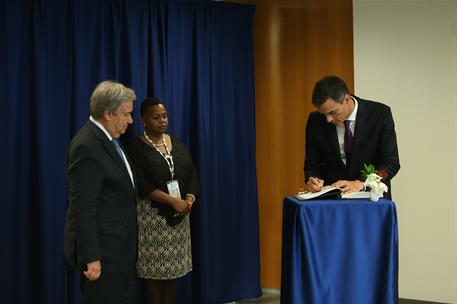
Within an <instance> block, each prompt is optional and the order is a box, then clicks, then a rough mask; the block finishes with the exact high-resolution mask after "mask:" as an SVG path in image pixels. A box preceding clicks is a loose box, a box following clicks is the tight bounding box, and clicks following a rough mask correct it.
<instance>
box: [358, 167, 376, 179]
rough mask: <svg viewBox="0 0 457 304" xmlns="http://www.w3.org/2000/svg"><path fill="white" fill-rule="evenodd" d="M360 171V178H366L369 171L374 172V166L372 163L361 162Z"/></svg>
mask: <svg viewBox="0 0 457 304" xmlns="http://www.w3.org/2000/svg"><path fill="white" fill-rule="evenodd" d="M360 172H361V173H362V178H363V179H367V176H368V175H370V174H371V173H376V168H375V167H374V166H373V164H369V165H367V164H363V168H362V170H361V171H360Z"/></svg>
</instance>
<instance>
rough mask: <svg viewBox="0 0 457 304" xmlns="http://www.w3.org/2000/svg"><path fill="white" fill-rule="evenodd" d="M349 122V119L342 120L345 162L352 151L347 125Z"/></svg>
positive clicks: (349, 158) (350, 133)
mask: <svg viewBox="0 0 457 304" xmlns="http://www.w3.org/2000/svg"><path fill="white" fill-rule="evenodd" d="M350 124H351V121H350V120H345V121H344V153H346V163H348V162H349V161H350V160H351V153H352V131H351V128H350V127H349V125H350Z"/></svg>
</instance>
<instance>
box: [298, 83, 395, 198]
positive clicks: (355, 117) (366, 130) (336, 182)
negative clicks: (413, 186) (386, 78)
mask: <svg viewBox="0 0 457 304" xmlns="http://www.w3.org/2000/svg"><path fill="white" fill-rule="evenodd" d="M312 102H313V105H314V106H315V108H316V110H317V111H315V112H312V113H310V115H309V117H308V122H307V126H306V152H305V182H306V183H307V187H308V190H309V191H313V192H316V191H319V190H320V189H321V188H322V186H323V185H324V184H325V185H328V184H331V185H333V186H337V187H340V188H342V189H343V192H347V193H349V192H355V191H360V190H362V189H364V185H363V182H362V180H361V170H362V168H363V164H367V165H368V164H373V165H374V166H375V168H376V169H377V170H378V171H380V170H383V171H384V172H385V173H387V176H386V177H385V181H386V184H387V186H388V187H389V192H388V193H387V194H386V195H385V197H386V198H391V192H390V180H391V179H392V178H393V177H394V176H395V174H397V172H398V170H399V169H400V162H399V158H398V148H397V137H396V134H395V128H394V121H393V118H392V112H391V110H390V108H389V107H388V106H386V105H384V104H382V103H378V102H374V101H369V100H364V99H361V98H359V97H356V96H353V95H350V94H349V91H348V88H347V86H346V84H345V83H344V81H343V80H342V79H340V78H338V77H336V76H325V77H324V78H322V79H321V80H319V81H318V82H317V83H316V85H315V87H314V90H313V97H312Z"/></svg>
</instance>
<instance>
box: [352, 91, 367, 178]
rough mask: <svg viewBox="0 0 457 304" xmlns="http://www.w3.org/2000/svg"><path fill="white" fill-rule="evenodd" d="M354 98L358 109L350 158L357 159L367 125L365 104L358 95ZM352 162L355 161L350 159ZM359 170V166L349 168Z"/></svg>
mask: <svg viewBox="0 0 457 304" xmlns="http://www.w3.org/2000/svg"><path fill="white" fill-rule="evenodd" d="M354 98H356V99H357V104H358V109H357V116H356V119H355V130H354V139H353V142H352V159H353V160H354V159H358V157H360V156H359V155H360V153H362V151H363V147H362V146H361V145H362V143H363V142H364V140H363V139H364V137H365V136H366V134H365V132H364V131H365V129H366V126H367V115H366V104H365V103H364V102H363V101H362V100H361V99H360V98H358V97H355V96H354ZM364 126H365V128H364ZM352 163H355V162H354V161H352ZM350 169H351V170H352V169H356V170H359V168H352V166H351V168H350Z"/></svg>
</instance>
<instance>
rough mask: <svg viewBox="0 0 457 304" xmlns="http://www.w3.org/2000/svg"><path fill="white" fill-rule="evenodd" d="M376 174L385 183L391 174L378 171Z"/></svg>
mask: <svg viewBox="0 0 457 304" xmlns="http://www.w3.org/2000/svg"><path fill="white" fill-rule="evenodd" d="M376 174H377V175H379V176H380V177H381V178H382V180H384V181H385V180H386V179H387V177H389V174H388V173H387V172H386V171H385V170H379V171H376Z"/></svg>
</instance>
